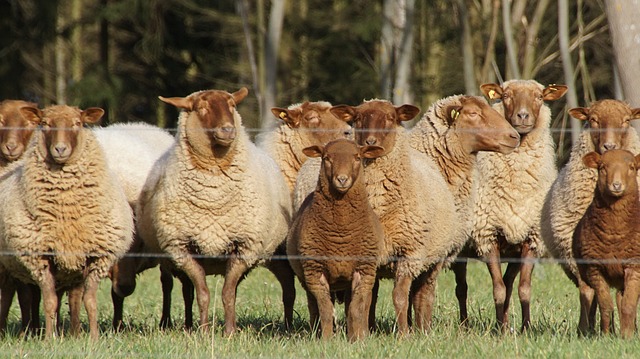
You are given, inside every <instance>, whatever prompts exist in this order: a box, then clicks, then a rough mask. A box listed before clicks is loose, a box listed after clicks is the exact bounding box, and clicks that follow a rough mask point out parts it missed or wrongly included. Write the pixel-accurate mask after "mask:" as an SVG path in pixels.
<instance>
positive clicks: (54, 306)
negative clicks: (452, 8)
mask: <svg viewBox="0 0 640 359" xmlns="http://www.w3.org/2000/svg"><path fill="white" fill-rule="evenodd" d="M40 274H41V276H40V278H39V279H40V280H39V282H38V285H39V286H40V290H41V292H42V302H43V305H44V315H45V317H44V319H45V322H44V335H45V337H46V338H52V337H53V336H55V334H56V328H57V325H56V320H57V319H58V305H59V301H58V293H57V292H56V281H55V278H54V277H53V273H51V269H50V267H49V268H45V269H44V270H43V271H42V272H41V273H40Z"/></svg>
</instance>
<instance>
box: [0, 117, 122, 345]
mask: <svg viewBox="0 0 640 359" xmlns="http://www.w3.org/2000/svg"><path fill="white" fill-rule="evenodd" d="M21 111H22V113H23V115H24V116H25V117H26V118H27V119H28V120H29V121H31V122H32V123H34V124H40V125H41V127H42V129H40V130H38V131H36V133H35V134H34V135H33V137H32V140H31V142H30V144H29V147H28V149H27V152H26V153H25V155H24V160H23V164H22V165H21V166H19V167H17V168H16V169H15V170H14V171H12V172H11V174H10V175H9V176H8V177H7V178H6V179H5V180H4V181H2V182H1V183H0V202H1V203H3V206H2V208H0V249H2V250H4V251H9V252H14V253H15V255H12V256H2V257H0V262H1V264H2V265H3V266H4V267H5V268H6V269H7V270H8V271H9V272H10V273H11V275H12V276H14V277H16V278H17V279H18V280H20V281H23V282H27V283H37V284H38V285H39V287H40V289H41V291H42V296H43V302H44V309H45V335H46V336H48V337H50V336H52V335H54V331H55V320H56V312H57V309H58V306H59V298H58V295H57V293H56V291H58V290H69V306H70V313H71V331H72V333H74V334H77V333H78V332H79V330H80V318H79V314H80V308H79V305H80V302H81V300H84V304H85V307H86V310H87V316H88V319H89V329H90V335H91V337H92V338H93V339H97V337H98V321H97V306H96V292H97V289H98V284H99V282H100V280H101V279H102V278H104V277H106V276H107V275H108V273H109V269H110V268H111V266H112V265H113V264H114V263H115V261H116V260H117V259H118V258H119V257H121V256H122V255H123V254H124V253H125V252H126V250H127V249H128V248H129V246H130V245H131V242H132V233H133V217H132V212H131V208H130V206H129V204H128V202H127V200H126V197H125V195H124V192H123V190H122V188H121V187H120V186H119V185H118V184H117V181H116V180H115V178H114V176H113V174H112V173H111V172H110V171H109V169H108V167H107V164H106V160H105V155H104V153H103V151H102V149H101V148H100V146H99V144H98V143H97V141H96V139H95V136H94V135H93V133H92V132H91V130H89V129H85V128H83V124H92V123H96V122H98V121H99V120H100V118H101V117H102V115H103V113H104V111H103V110H102V109H99V108H88V109H86V110H84V111H81V110H80V109H78V108H75V107H70V106H61V105H57V106H50V107H47V108H45V109H44V110H42V111H41V110H39V109H37V108H34V107H24V108H22V110H21Z"/></svg>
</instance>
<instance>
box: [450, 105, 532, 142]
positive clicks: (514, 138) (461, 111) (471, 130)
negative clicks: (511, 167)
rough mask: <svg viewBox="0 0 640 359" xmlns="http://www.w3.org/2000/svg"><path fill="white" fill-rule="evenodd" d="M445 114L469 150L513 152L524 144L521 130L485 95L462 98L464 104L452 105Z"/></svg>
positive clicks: (451, 126)
mask: <svg viewBox="0 0 640 359" xmlns="http://www.w3.org/2000/svg"><path fill="white" fill-rule="evenodd" d="M445 116H447V121H448V122H449V126H450V128H451V129H452V130H453V131H456V132H457V133H458V134H459V136H460V142H461V143H462V146H463V148H465V149H466V151H467V152H468V153H477V152H478V151H495V152H500V153H502V154H509V153H511V152H513V150H514V149H515V148H516V147H518V145H519V144H520V135H519V134H518V132H517V131H516V130H514V129H513V127H511V124H509V122H507V121H506V120H505V118H504V116H502V115H501V114H500V113H499V112H498V111H496V110H494V109H493V108H492V107H491V106H489V104H488V103H486V102H485V101H484V100H481V98H478V97H475V96H464V97H461V98H460V106H449V107H448V108H446V109H445Z"/></svg>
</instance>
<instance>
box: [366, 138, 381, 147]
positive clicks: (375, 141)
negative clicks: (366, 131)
mask: <svg viewBox="0 0 640 359" xmlns="http://www.w3.org/2000/svg"><path fill="white" fill-rule="evenodd" d="M364 142H365V143H366V144H367V145H369V146H373V145H375V144H376V143H377V142H378V140H376V138H375V137H368V138H367V140H366V141H364Z"/></svg>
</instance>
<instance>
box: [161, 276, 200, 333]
mask: <svg viewBox="0 0 640 359" xmlns="http://www.w3.org/2000/svg"><path fill="white" fill-rule="evenodd" d="M176 276H177V277H178V279H179V280H180V283H182V300H183V301H184V327H185V329H187V330H191V329H192V328H193V299H194V294H193V283H191V280H190V279H189V277H187V276H186V275H185V274H184V273H182V272H180V273H178V274H177V275H176ZM171 283H172V284H173V280H171ZM163 311H164V310H163ZM169 319H171V316H170V313H169ZM169 324H171V321H169Z"/></svg>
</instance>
